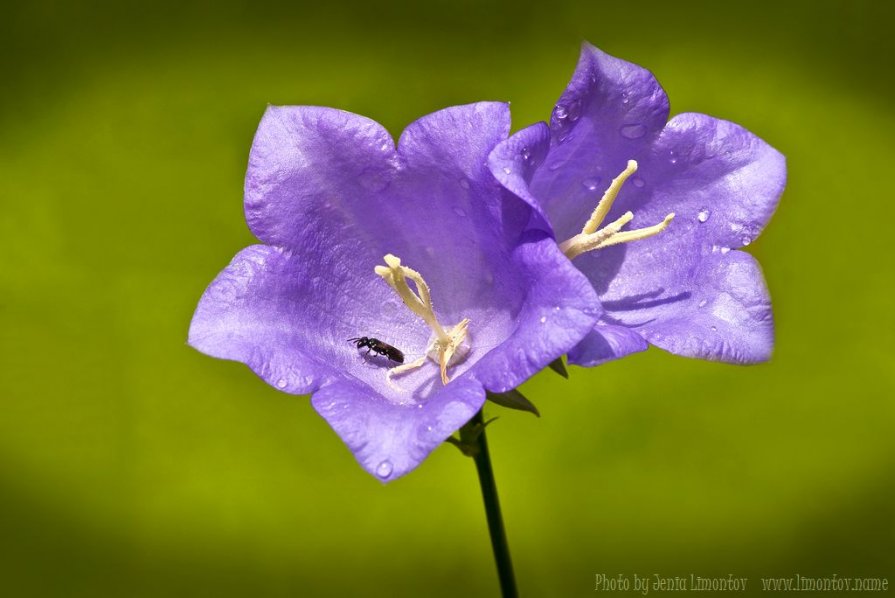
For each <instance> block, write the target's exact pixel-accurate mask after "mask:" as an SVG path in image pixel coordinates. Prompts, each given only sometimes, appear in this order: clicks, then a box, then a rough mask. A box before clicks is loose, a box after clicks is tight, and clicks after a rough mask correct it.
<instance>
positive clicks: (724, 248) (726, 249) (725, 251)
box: [721, 247, 730, 253]
mask: <svg viewBox="0 0 895 598" xmlns="http://www.w3.org/2000/svg"><path fill="white" fill-rule="evenodd" d="M728 251H730V247H722V248H721V253H727V252H728Z"/></svg>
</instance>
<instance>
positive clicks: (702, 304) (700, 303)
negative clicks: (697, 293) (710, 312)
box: [699, 299, 708, 307]
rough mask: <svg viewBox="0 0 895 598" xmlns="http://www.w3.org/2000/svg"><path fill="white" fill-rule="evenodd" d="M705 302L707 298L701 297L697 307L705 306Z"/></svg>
mask: <svg viewBox="0 0 895 598" xmlns="http://www.w3.org/2000/svg"><path fill="white" fill-rule="evenodd" d="M707 303H708V300H707V299H703V300H702V301H700V302H699V307H705V306H706V304H707Z"/></svg>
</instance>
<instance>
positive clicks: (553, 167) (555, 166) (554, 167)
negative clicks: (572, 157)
mask: <svg viewBox="0 0 895 598" xmlns="http://www.w3.org/2000/svg"><path fill="white" fill-rule="evenodd" d="M562 165H563V161H562V160H557V161H556V162H554V163H553V164H551V165H550V166H548V167H547V169H548V170H553V171H556V170H559V169H560V168H562Z"/></svg>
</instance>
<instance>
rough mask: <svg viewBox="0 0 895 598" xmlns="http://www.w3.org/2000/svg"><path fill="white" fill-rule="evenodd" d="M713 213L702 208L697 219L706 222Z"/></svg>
mask: <svg viewBox="0 0 895 598" xmlns="http://www.w3.org/2000/svg"><path fill="white" fill-rule="evenodd" d="M711 215H712V213H711V212H709V211H708V210H702V211H701V212H699V214H698V215H697V216H696V219H697V220H699V221H700V222H705V221H706V220H708V219H709V216H711Z"/></svg>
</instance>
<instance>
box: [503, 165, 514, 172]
mask: <svg viewBox="0 0 895 598" xmlns="http://www.w3.org/2000/svg"><path fill="white" fill-rule="evenodd" d="M503 171H504V173H506V174H510V173H511V172H513V170H512V169H511V168H510V167H509V166H504V168H503Z"/></svg>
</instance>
